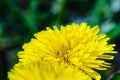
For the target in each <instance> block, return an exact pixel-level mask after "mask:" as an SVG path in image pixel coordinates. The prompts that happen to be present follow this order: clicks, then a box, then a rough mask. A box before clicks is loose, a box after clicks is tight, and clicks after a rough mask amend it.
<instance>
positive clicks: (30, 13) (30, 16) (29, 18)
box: [4, 0, 40, 33]
mask: <svg viewBox="0 0 120 80" xmlns="http://www.w3.org/2000/svg"><path fill="white" fill-rule="evenodd" d="M4 1H5V3H6V4H7V6H8V7H9V10H10V11H11V12H12V14H13V15H14V16H15V18H16V17H18V18H20V20H21V21H22V22H23V24H24V26H25V27H27V28H28V29H29V31H30V32H31V33H35V32H37V30H38V29H37V28H38V26H37V24H36V22H37V19H36V16H37V15H36V10H37V8H38V3H39V1H40V0H31V2H30V6H29V9H28V10H27V12H23V11H22V10H20V8H19V7H18V6H17V5H15V4H14V2H13V0H4Z"/></svg>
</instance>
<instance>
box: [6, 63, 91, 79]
mask: <svg viewBox="0 0 120 80" xmlns="http://www.w3.org/2000/svg"><path fill="white" fill-rule="evenodd" d="M8 78H9V80H16V79H17V80H92V78H91V77H89V76H88V75H86V74H85V73H84V72H82V71H81V70H79V69H77V68H73V67H71V66H68V67H66V66H65V64H59V63H50V62H40V61H38V62H32V63H31V64H17V65H16V66H14V69H13V70H11V72H9V73H8Z"/></svg>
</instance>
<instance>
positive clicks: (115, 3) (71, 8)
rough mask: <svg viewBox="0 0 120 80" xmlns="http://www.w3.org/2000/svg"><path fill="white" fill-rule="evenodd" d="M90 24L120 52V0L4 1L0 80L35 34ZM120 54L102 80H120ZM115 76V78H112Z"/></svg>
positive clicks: (0, 24)
mask: <svg viewBox="0 0 120 80" xmlns="http://www.w3.org/2000/svg"><path fill="white" fill-rule="evenodd" d="M83 21H84V22H87V23H88V24H90V25H91V26H94V25H100V27H101V32H100V33H106V34H107V35H108V36H109V37H110V38H111V40H110V43H116V45H117V47H116V50H118V51H120V0H0V80H6V79H7V78H6V76H7V71H9V69H10V68H12V66H13V65H14V64H15V63H17V51H18V50H20V49H21V46H22V45H23V43H25V42H29V41H30V38H31V37H33V34H34V33H36V32H38V31H41V30H43V29H45V27H47V26H49V27H51V28H52V26H53V25H57V26H58V27H59V28H60V25H66V24H70V23H72V22H75V23H81V22H83ZM119 55H120V54H117V55H116V56H115V59H114V61H113V67H112V69H109V70H107V71H104V72H101V75H102V80H109V78H111V77H112V78H111V79H112V80H120V75H119V74H116V72H118V71H119V70H120V68H119V66H120V59H119V58H120V57H119ZM112 75H114V76H112Z"/></svg>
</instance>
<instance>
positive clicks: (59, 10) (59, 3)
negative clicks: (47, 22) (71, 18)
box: [52, 0, 66, 28]
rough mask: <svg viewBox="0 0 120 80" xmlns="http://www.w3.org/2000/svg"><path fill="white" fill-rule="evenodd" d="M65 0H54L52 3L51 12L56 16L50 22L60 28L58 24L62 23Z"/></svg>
mask: <svg viewBox="0 0 120 80" xmlns="http://www.w3.org/2000/svg"><path fill="white" fill-rule="evenodd" d="M65 4H66V0H55V1H54V3H53V4H52V12H53V14H57V18H56V19H55V20H54V21H53V22H52V26H53V25H54V24H55V25H58V28H60V26H59V25H60V24H62V21H63V20H62V19H63V14H64V9H65Z"/></svg>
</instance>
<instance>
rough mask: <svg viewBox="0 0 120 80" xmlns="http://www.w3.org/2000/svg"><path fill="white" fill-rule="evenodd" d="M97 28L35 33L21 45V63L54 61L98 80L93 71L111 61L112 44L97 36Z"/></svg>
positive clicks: (70, 27) (69, 27)
mask: <svg viewBox="0 0 120 80" xmlns="http://www.w3.org/2000/svg"><path fill="white" fill-rule="evenodd" d="M99 30H100V29H99V27H98V26H94V27H93V28H90V26H89V25H87V23H84V22H83V23H81V24H80V25H79V24H75V23H73V24H71V25H66V26H61V28H60V30H59V29H58V28H57V27H56V26H54V28H53V29H50V28H48V27H47V29H46V30H44V31H41V32H38V33H36V34H35V35H34V36H35V38H33V39H31V41H30V42H29V43H26V44H24V45H23V49H24V51H20V52H19V53H18V57H19V61H20V62H21V63H26V62H27V63H30V62H34V61H36V60H45V61H53V62H60V63H64V64H67V65H69V66H73V67H75V68H78V69H79V70H82V71H83V72H84V73H85V74H87V75H89V76H90V77H92V78H94V79H96V80H100V78H101V77H100V75H99V74H98V73H97V72H96V71H95V70H93V69H97V70H105V69H106V68H108V67H110V63H107V62H105V60H111V59H113V55H112V54H113V53H116V51H113V50H114V46H115V44H108V42H107V41H108V40H109V38H108V37H106V35H105V34H98V32H99Z"/></svg>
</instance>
